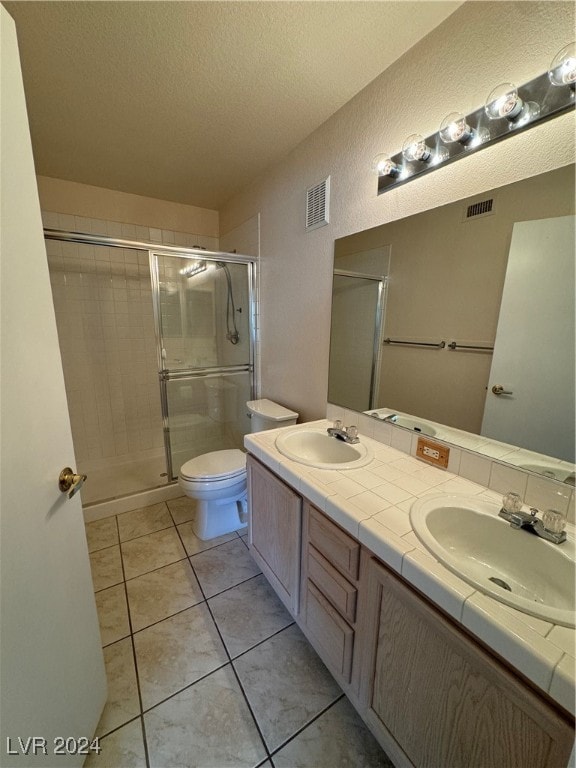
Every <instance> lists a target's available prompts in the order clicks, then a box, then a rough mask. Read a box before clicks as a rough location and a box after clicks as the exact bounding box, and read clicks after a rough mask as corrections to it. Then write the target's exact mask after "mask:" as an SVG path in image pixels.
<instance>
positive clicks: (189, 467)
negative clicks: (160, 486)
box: [179, 448, 246, 483]
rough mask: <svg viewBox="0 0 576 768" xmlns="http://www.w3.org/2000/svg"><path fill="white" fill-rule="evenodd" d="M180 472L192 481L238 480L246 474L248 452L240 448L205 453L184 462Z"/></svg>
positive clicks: (187, 479) (184, 478)
mask: <svg viewBox="0 0 576 768" xmlns="http://www.w3.org/2000/svg"><path fill="white" fill-rule="evenodd" d="M179 474H180V477H181V478H182V480H186V481H190V482H194V481H199V482H202V483H210V482H218V483H222V481H223V480H234V479H236V480H237V479H239V478H240V477H242V475H245V474H246V454H245V453H244V452H243V451H240V450H239V449H238V448H232V449H228V450H223V451H212V452H211V453H204V454H202V456H196V457H195V458H194V459H190V460H189V461H187V462H185V463H184V464H182V466H181V467H180V473H179Z"/></svg>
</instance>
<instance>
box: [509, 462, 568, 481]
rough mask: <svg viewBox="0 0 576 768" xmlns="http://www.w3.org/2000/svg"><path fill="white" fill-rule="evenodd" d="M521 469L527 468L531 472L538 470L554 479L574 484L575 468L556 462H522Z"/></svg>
mask: <svg viewBox="0 0 576 768" xmlns="http://www.w3.org/2000/svg"><path fill="white" fill-rule="evenodd" d="M519 466H520V468H521V469H527V470H528V471H529V472H538V474H539V475H544V476H545V477H549V478H551V479H552V480H560V482H561V483H568V484H570V485H574V484H575V482H574V470H569V469H564V467H560V466H557V465H555V464H520V465H519Z"/></svg>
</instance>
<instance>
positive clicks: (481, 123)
mask: <svg viewBox="0 0 576 768" xmlns="http://www.w3.org/2000/svg"><path fill="white" fill-rule="evenodd" d="M551 84H552V85H553V86H563V87H550V86H551ZM575 96H576V43H570V44H569V45H566V46H564V48H562V49H561V50H560V51H559V52H558V53H557V55H556V56H555V57H554V59H553V60H552V62H551V64H550V67H549V69H548V70H547V71H546V72H544V73H543V74H541V75H539V76H538V77H535V78H534V79H533V80H530V81H529V82H527V83H524V85H521V86H519V87H516V86H515V85H513V84H512V83H501V84H500V85H499V86H497V87H496V88H494V89H493V90H492V91H491V93H490V95H489V96H488V98H487V99H486V103H485V105H483V106H482V107H479V108H478V109H476V110H475V111H474V112H471V113H470V114H468V115H463V114H461V113H459V112H451V113H450V114H449V115H446V117H445V118H444V120H443V121H442V123H441V125H440V128H439V130H438V132H437V133H435V134H432V135H431V136H427V137H423V136H420V135H419V134H417V133H413V134H411V135H410V136H408V138H407V139H406V140H405V142H404V144H403V145H402V150H401V151H400V152H398V153H396V154H394V155H391V156H390V155H384V154H382V155H376V157H375V158H374V159H373V161H372V171H373V172H374V173H375V174H376V175H377V177H378V194H379V195H381V194H383V193H384V192H386V191H387V190H389V189H392V188H393V187H398V186H400V185H401V184H405V183H407V182H408V181H413V180H414V179H416V178H418V177H419V176H421V175H423V174H425V173H430V172H432V171H434V170H436V168H440V167H442V166H443V165H447V164H448V163H452V162H454V161H456V160H459V159H460V158H462V157H466V156H469V155H470V154H472V153H473V152H475V151H477V150H479V149H483V148H484V147H488V146H490V145H491V144H494V143H495V142H497V141H502V140H503V139H508V138H510V136H513V135H515V134H517V133H520V132H522V131H524V130H527V129H529V128H532V126H533V125H536V124H537V123H540V122H542V121H544V120H550V119H551V118H554V117H558V116H559V115H561V114H564V113H565V112H568V111H569V110H573V109H574V107H575V102H576V98H575Z"/></svg>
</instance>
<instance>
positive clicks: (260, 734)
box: [206, 601, 271, 762]
mask: <svg viewBox="0 0 576 768" xmlns="http://www.w3.org/2000/svg"><path fill="white" fill-rule="evenodd" d="M206 605H207V606H208V611H209V612H210V616H211V617H212V621H213V622H214V626H215V627H216V631H217V632H218V637H219V638H220V641H221V642H222V645H223V646H224V650H225V651H226V655H227V656H228V659H229V663H230V667H231V669H232V673H233V675H234V677H235V678H236V682H237V683H238V687H239V688H240V692H241V694H242V696H243V697H244V702H245V703H246V706H247V707H248V711H249V712H250V715H251V717H252V720H253V721H254V725H255V727H256V730H257V732H258V735H259V736H260V739H261V741H262V746H263V747H264V751H265V752H266V757H267V758H268V759H270V757H271V756H270V750H269V749H268V745H267V744H266V739H265V738H264V734H263V733H262V731H261V729H260V724H259V722H258V720H257V719H256V715H255V714H254V711H253V709H252V705H251V704H250V702H249V700H248V696H247V695H246V691H245V690H244V686H243V685H242V682H241V680H240V678H239V676H238V673H237V671H236V668H235V666H234V664H233V663H232V657H231V656H230V652H229V651H228V648H227V646H226V643H225V642H224V638H223V637H222V633H221V632H220V627H219V626H218V622H217V621H216V618H215V617H214V614H213V613H212V608H211V607H210V605H209V603H208V601H206ZM264 762H265V761H264Z"/></svg>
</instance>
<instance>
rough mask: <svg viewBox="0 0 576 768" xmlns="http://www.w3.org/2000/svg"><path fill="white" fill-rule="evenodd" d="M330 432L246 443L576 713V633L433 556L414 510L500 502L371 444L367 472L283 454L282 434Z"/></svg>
mask: <svg viewBox="0 0 576 768" xmlns="http://www.w3.org/2000/svg"><path fill="white" fill-rule="evenodd" d="M329 425H330V422H328V421H324V420H321V421H314V422H307V423H305V424H301V425H297V426H296V427H284V428H283V429H275V430H270V431H267V432H259V433H255V434H250V435H246V436H245V438H244V444H245V446H246V449H247V450H248V451H249V452H250V453H252V454H253V455H254V456H255V457H256V458H258V459H259V460H260V461H261V462H262V463H263V464H265V465H266V466H267V467H269V468H270V469H271V470H272V471H273V472H275V473H276V474H277V475H278V476H279V477H281V478H282V479H283V480H285V482H286V483H288V484H289V485H291V486H292V487H293V488H294V489H295V490H297V491H299V492H300V493H301V494H302V495H303V496H305V497H306V498H307V499H308V500H309V501H310V502H311V503H312V504H314V505H315V506H316V507H318V509H321V510H322V511H323V512H324V513H325V514H326V515H327V516H328V517H329V518H331V519H332V520H334V522H336V523H338V525H340V526H341V527H342V528H344V529H345V530H346V531H348V532H349V533H350V534H351V535H352V536H354V537H355V538H356V539H358V541H360V542H361V543H362V544H364V545H365V546H366V547H367V548H368V549H369V550H371V551H372V552H373V553H374V554H375V555H376V556H377V557H378V558H380V560H382V562H384V563H385V564H386V565H387V566H388V567H390V568H391V569H392V570H394V571H396V572H397V573H399V574H401V575H402V576H403V577H404V578H405V579H406V580H407V581H408V582H410V583H411V584H413V585H414V586H415V587H416V588H417V589H418V590H420V592H422V593H423V594H425V595H426V596H427V597H428V598H429V599H430V600H431V601H432V602H433V603H436V605H438V606H439V607H440V608H442V609H443V610H444V611H445V612H446V613H448V614H449V615H450V616H452V617H453V618H454V619H456V621H458V622H460V624H462V625H463V626H464V627H466V628H467V629H468V630H469V631H470V632H471V633H472V634H473V635H475V636H476V637H478V638H479V639H480V640H482V641H483V642H484V643H486V645H488V646H489V647H490V648H492V649H493V650H494V651H495V652H496V653H498V654H499V655H500V656H502V657H503V658H505V659H507V661H508V662H509V663H510V664H511V665H512V666H514V667H515V668H516V669H517V670H518V671H519V672H521V673H522V674H523V675H524V676H525V677H527V678H528V679H529V680H531V681H532V682H533V683H534V684H535V685H537V686H538V687H539V688H541V689H542V690H543V691H546V692H547V693H548V694H549V696H550V697H551V698H552V699H554V700H555V701H557V702H558V703H559V704H561V705H562V706H563V707H564V708H565V709H567V710H568V711H569V712H571V713H572V714H574V713H575V709H576V707H575V691H576V686H575V656H576V630H574V629H569V628H567V627H562V626H558V625H555V624H552V623H550V622H548V621H544V620H542V619H538V618H535V617H533V616H529V615H528V614H525V613H522V612H520V611H518V610H516V609H514V608H510V607H508V606H507V605H504V604H503V603H499V602H497V601H496V600H494V599H493V598H491V597H489V596H487V595H485V594H483V593H482V592H480V591H478V590H477V589H475V588H474V587H472V586H470V585H469V584H468V583H467V582H465V581H463V580H462V579H460V578H459V577H458V576H456V575H454V574H453V573H452V572H451V571H449V570H448V569H447V568H445V567H444V566H443V565H442V564H441V563H440V562H438V561H437V560H436V559H435V558H434V557H432V555H431V554H430V553H429V552H428V550H426V548H425V547H424V545H423V544H422V543H421V542H420V540H419V539H418V538H417V537H416V534H415V533H414V531H413V530H412V526H411V524H410V517H409V511H410V507H411V505H412V503H413V502H414V501H415V500H416V499H417V498H420V497H422V496H426V495H429V494H437V493H460V494H463V495H466V496H475V495H479V496H481V497H482V498H483V499H487V500H490V501H493V502H495V503H496V504H500V502H501V495H500V494H498V493H495V492H494V491H491V490H488V489H486V488H484V487H483V486H481V485H477V484H476V483H473V482H471V481H469V480H466V479H464V478H461V477H459V476H458V475H454V474H452V473H451V472H448V471H446V470H442V469H437V468H436V467H432V466H430V465H428V464H426V463H424V462H422V461H419V460H418V459H415V458H413V457H412V456H409V455H407V454H405V453H402V452H401V451H398V450H396V449H395V448H392V447H390V446H388V445H384V444H382V443H379V442H377V441H376V440H373V439H371V438H369V437H364V436H361V440H362V442H363V443H364V444H365V445H366V446H367V447H368V448H369V449H370V450H371V451H372V454H373V459H372V461H371V462H370V463H369V464H367V465H366V466H364V467H362V468H361V469H350V470H325V469H316V468H315V467H309V466H306V465H305V464H300V463H297V462H295V461H291V460H290V459H288V458H286V457H285V456H283V455H282V454H281V453H280V452H279V451H278V450H277V449H276V446H275V440H276V437H277V436H278V434H279V433H281V432H284V431H287V430H294V429H298V428H299V427H301V428H326V427H327V426H329ZM567 533H568V536H569V538H570V539H572V540H574V526H571V525H568V526H567Z"/></svg>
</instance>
